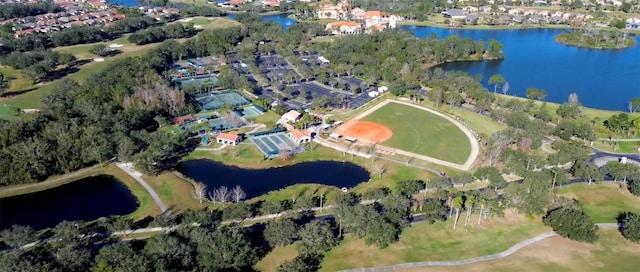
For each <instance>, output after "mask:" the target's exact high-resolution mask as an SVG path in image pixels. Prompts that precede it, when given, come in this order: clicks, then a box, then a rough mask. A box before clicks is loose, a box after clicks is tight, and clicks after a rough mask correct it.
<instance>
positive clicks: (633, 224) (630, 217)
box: [618, 212, 640, 243]
mask: <svg viewBox="0 0 640 272" xmlns="http://www.w3.org/2000/svg"><path fill="white" fill-rule="evenodd" d="M618 225H619V226H620V233H621V234H622V236H623V237H624V238H626V239H627V240H629V241H631V242H634V243H640V214H637V213H632V212H624V213H622V214H620V215H619V216H618Z"/></svg>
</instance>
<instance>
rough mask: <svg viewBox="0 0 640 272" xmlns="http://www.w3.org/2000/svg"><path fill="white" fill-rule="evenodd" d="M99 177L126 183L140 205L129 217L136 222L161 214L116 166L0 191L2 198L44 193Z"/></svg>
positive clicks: (143, 192)
mask: <svg viewBox="0 0 640 272" xmlns="http://www.w3.org/2000/svg"><path fill="white" fill-rule="evenodd" d="M99 175H109V176H113V177H114V178H116V179H117V180H119V181H121V182H122V183H124V184H125V185H126V186H127V188H129V191H131V193H132V194H133V195H134V196H135V197H136V199H137V200H138V204H139V205H140V206H139V207H138V209H137V210H136V211H135V212H133V213H131V214H129V215H128V216H129V217H130V218H132V219H134V220H138V219H142V218H144V217H145V216H147V215H156V214H159V213H160V208H158V206H156V203H155V202H154V201H153V199H152V198H151V196H150V195H149V193H147V191H146V190H145V189H144V188H143V187H142V185H140V184H139V183H138V182H137V181H136V180H135V179H133V178H132V177H131V176H129V175H128V174H127V173H125V172H123V171H122V170H120V169H119V168H118V167H117V166H115V165H114V164H105V165H104V167H97V168H94V169H90V170H88V171H85V172H82V173H81V174H79V175H76V176H73V177H70V178H64V179H60V180H57V181H56V182H54V183H47V182H46V181H43V183H40V184H41V186H29V187H28V188H24V189H18V190H11V191H7V189H8V188H16V187H18V188H20V187H22V186H19V185H17V186H9V187H3V188H2V189H0V198H5V197H11V196H17V195H22V194H29V193H35V192H39V191H44V190H47V189H51V188H54V187H58V186H64V185H65V184H68V183H71V182H74V181H79V180H82V179H84V178H88V177H93V176H99ZM57 178H58V177H57V176H56V177H51V178H50V179H49V180H52V179H57Z"/></svg>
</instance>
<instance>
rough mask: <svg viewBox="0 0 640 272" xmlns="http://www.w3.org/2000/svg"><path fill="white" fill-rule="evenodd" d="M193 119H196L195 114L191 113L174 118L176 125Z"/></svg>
mask: <svg viewBox="0 0 640 272" xmlns="http://www.w3.org/2000/svg"><path fill="white" fill-rule="evenodd" d="M193 119H194V118H193V115H191V114H189V115H185V116H180V117H176V118H173V124H175V125H176V126H179V125H183V124H184V123H185V122H186V121H192V120H193Z"/></svg>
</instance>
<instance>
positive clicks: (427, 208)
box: [422, 198, 447, 224]
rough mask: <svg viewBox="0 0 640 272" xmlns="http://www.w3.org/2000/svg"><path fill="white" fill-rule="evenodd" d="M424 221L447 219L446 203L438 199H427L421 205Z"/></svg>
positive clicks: (433, 221)
mask: <svg viewBox="0 0 640 272" xmlns="http://www.w3.org/2000/svg"><path fill="white" fill-rule="evenodd" d="M422 213H423V214H424V221H426V222H429V223H431V224H433V223H435V222H437V221H443V222H444V221H446V220H447V205H445V203H444V201H442V200H440V199H432V198H430V199H427V200H426V201H425V203H424V205H423V206H422Z"/></svg>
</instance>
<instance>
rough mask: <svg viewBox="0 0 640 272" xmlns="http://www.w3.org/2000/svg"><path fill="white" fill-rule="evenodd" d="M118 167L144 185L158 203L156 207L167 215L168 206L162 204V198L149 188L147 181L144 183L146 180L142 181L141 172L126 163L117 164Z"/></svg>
mask: <svg viewBox="0 0 640 272" xmlns="http://www.w3.org/2000/svg"><path fill="white" fill-rule="evenodd" d="M116 166H118V168H120V169H122V171H124V172H126V173H127V174H129V176H131V177H132V178H134V179H135V180H136V181H137V182H138V183H140V185H142V187H144V189H145V190H147V192H148V193H149V195H151V197H152V198H153V201H155V202H156V205H158V207H159V208H160V210H161V211H162V213H166V212H167V210H168V209H167V206H165V205H164V203H163V202H162V199H160V197H159V196H158V194H156V192H155V191H154V190H153V188H151V186H149V184H148V183H147V182H146V181H144V179H142V174H141V173H140V172H138V171H136V170H133V169H132V168H131V167H130V166H129V165H128V164H126V163H121V162H118V163H116Z"/></svg>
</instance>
